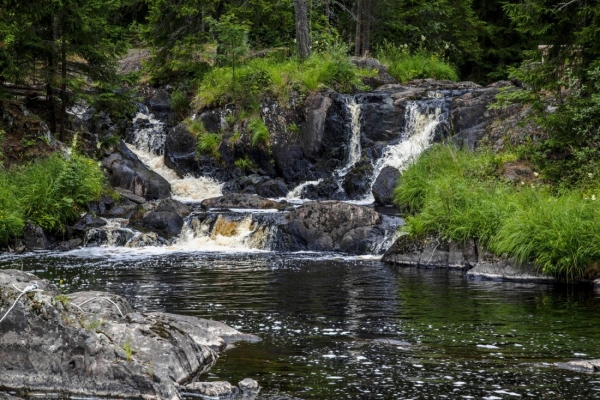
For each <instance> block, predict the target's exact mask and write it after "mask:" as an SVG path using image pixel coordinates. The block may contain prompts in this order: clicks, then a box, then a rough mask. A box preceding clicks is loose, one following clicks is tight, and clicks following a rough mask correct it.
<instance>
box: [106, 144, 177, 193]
mask: <svg viewBox="0 0 600 400" xmlns="http://www.w3.org/2000/svg"><path fill="white" fill-rule="evenodd" d="M102 166H103V167H104V169H105V170H106V172H107V175H108V179H109V181H110V183H111V185H112V186H115V187H121V188H123V189H126V190H129V191H130V192H132V193H133V194H135V195H137V196H142V197H144V198H145V199H147V200H155V199H164V198H167V197H170V196H171V185H170V184H169V182H167V180H166V179H165V178H163V177H162V176H160V175H159V174H157V173H156V172H154V171H150V170H149V169H148V168H147V167H146V166H145V165H144V164H143V163H142V162H141V161H140V160H139V158H138V157H137V156H136V155H135V154H134V153H133V152H132V151H131V150H129V148H127V146H126V145H125V142H123V141H122V140H121V141H120V143H119V146H118V151H117V152H115V153H112V154H110V155H109V156H108V157H105V158H104V159H102Z"/></svg>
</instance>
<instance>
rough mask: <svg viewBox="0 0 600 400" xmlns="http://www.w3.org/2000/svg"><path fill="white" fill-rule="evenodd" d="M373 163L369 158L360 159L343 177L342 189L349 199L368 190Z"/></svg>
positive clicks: (362, 194)
mask: <svg viewBox="0 0 600 400" xmlns="http://www.w3.org/2000/svg"><path fill="white" fill-rule="evenodd" d="M372 176H373V164H371V162H370V161H369V160H361V161H359V162H358V163H356V165H355V166H354V167H353V168H352V169H351V170H350V172H348V174H347V175H346V176H345V177H344V184H343V186H344V190H345V191H346V193H347V194H348V197H349V198H350V199H358V198H361V197H364V195H365V194H367V192H368V191H369V187H370V185H371V177H372Z"/></svg>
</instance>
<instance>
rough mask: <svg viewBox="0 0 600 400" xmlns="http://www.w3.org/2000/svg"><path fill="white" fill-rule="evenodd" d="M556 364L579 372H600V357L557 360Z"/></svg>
mask: <svg viewBox="0 0 600 400" xmlns="http://www.w3.org/2000/svg"><path fill="white" fill-rule="evenodd" d="M554 365H556V366H557V367H559V368H563V369H568V370H571V371H577V372H600V359H595V360H574V361H568V362H557V363H555V364H554Z"/></svg>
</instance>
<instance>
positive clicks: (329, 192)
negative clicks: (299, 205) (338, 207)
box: [301, 178, 347, 200]
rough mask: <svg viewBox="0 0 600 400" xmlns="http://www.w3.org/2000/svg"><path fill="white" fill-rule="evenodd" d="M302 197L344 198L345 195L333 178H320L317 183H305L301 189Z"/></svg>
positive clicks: (314, 198) (319, 198)
mask: <svg viewBox="0 0 600 400" xmlns="http://www.w3.org/2000/svg"><path fill="white" fill-rule="evenodd" d="M301 195H302V198H304V199H310V200H345V199H346V198H347V197H346V195H345V194H344V193H343V191H342V190H341V188H340V185H339V184H338V183H337V181H336V180H335V179H333V178H327V179H324V180H322V181H321V182H320V183H319V184H317V185H307V186H305V187H304V189H303V190H302V193H301Z"/></svg>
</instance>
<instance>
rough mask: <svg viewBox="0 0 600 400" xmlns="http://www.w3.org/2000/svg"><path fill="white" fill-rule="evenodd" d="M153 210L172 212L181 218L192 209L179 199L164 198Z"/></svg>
mask: <svg viewBox="0 0 600 400" xmlns="http://www.w3.org/2000/svg"><path fill="white" fill-rule="evenodd" d="M154 211H164V212H174V213H176V214H177V215H179V216H180V217H182V218H183V217H187V216H188V215H190V213H191V212H192V209H191V208H190V207H188V206H186V205H185V204H183V203H182V202H180V201H177V200H174V199H164V200H162V201H161V202H160V204H159V205H158V206H157V207H156V208H155V209H154Z"/></svg>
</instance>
